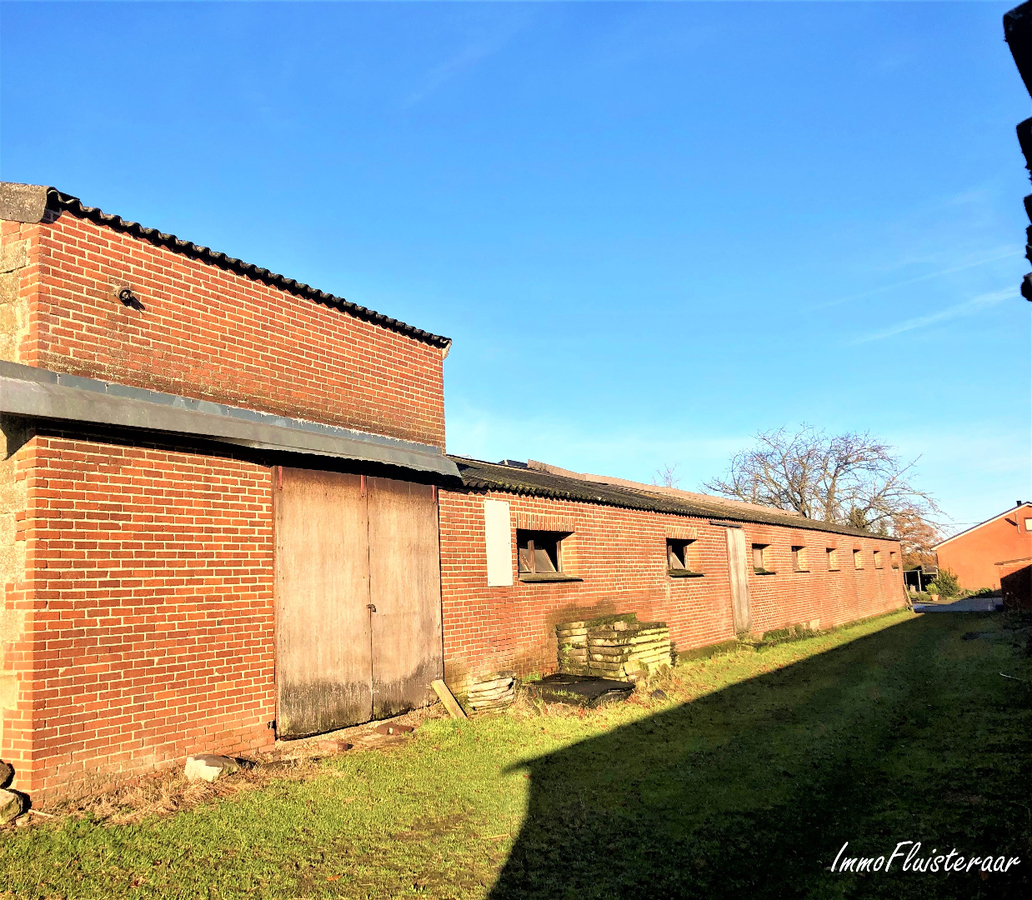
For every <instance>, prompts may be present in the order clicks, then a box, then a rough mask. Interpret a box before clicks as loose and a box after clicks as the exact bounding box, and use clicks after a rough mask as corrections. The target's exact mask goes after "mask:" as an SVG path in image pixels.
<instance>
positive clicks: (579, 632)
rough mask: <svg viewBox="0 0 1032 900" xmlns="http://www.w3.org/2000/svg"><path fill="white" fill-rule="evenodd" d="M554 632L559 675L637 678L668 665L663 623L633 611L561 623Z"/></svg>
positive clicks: (667, 633) (667, 631)
mask: <svg viewBox="0 0 1032 900" xmlns="http://www.w3.org/2000/svg"><path fill="white" fill-rule="evenodd" d="M555 634H556V639H557V642H558V646H559V654H558V655H559V671H560V672H562V673H563V674H567V675H584V676H588V677H592V678H612V679H615V680H617V681H638V680H639V679H641V678H643V677H647V676H648V675H649V674H650V673H653V672H655V671H657V670H658V669H660V668H662V667H663V666H669V665H670V664H671V650H672V645H671V643H670V629H669V628H668V627H667V624H666V622H639V621H638V617H637V615H636V614H635V613H626V614H624V615H619V616H603V617H601V618H597V619H588V620H584V621H578V622H563V623H561V624H559V625H557V626H556V628H555Z"/></svg>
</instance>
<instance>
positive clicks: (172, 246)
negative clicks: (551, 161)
mask: <svg viewBox="0 0 1032 900" xmlns="http://www.w3.org/2000/svg"><path fill="white" fill-rule="evenodd" d="M13 187H21V186H20V185H17V186H13ZM43 190H46V208H47V209H49V210H52V211H54V212H62V211H63V212H69V213H71V214H72V215H73V216H77V217H79V218H82V219H89V220H90V221H91V222H96V223H97V224H98V225H103V226H105V227H106V228H112V229H114V230H115V231H120V232H123V233H124V234H129V235H132V236H133V237H136V238H140V239H141V240H145V241H147V242H148V243H151V244H154V245H155V246H158V247H164V248H165V249H167V250H171V251H172V252H173V253H181V254H182V255H183V256H188V257H190V258H191V259H197V260H200V261H201V262H204V263H207V264H208V265H213V266H217V267H218V268H220V269H225V270H227V271H230V272H234V273H235V274H237V275H243V276H244V277H246V278H251V279H254V280H255V281H261V282H263V283H265V284H268V285H271V286H273V287H277V288H279V289H281V290H284V291H287V292H288V293H290V294H294V295H295V296H298V297H305V298H307V299H309V300H314V301H315V302H316V303H322V304H324V305H325V306H330V307H333V308H334V309H339V310H341V311H342V312H346V313H347V314H348V315H352V316H354V317H355V318H356V319H362V320H363V321H366V322H372V323H373V324H374V325H379V326H381V327H382V328H388V329H390V330H391V331H396V332H398V333H399V334H404V335H407V336H408V337H411V338H415V339H416V340H418V341H423V342H424V343H427V344H431V345H432V346H434V347H441V348H442V349H446V348H448V347H449V346H451V338H446V337H442V336H441V335H439V334H432V333H431V332H429V331H423V330H422V329H421V328H414V327H413V326H411V325H406V324H405V323H404V322H399V321H398V320H397V319H392V318H390V317H388V316H385V315H382V314H381V313H378V312H374V311H373V310H371V309H366V308H365V307H364V306H359V305H358V304H356V303H351V302H349V301H347V300H345V299H344V298H343V297H337V296H335V295H334V294H328V293H326V291H320V290H318V289H316V288H313V287H309V286H308V285H307V284H303V283H301V282H300V281H295V280H294V279H293V278H286V277H285V276H283V275H277V274H276V273H275V272H270V271H269V270H268V269H263V268H262V267H261V266H256V265H253V264H252V263H248V262H244V261H243V260H239V259H236V258H234V257H232V256H227V255H226V254H225V253H219V252H218V251H216V250H211V249H209V248H208V247H202V246H200V245H199V244H194V243H191V242H190V241H184V240H180V239H179V238H178V237H176V236H175V235H174V234H165V233H163V232H161V231H158V230H157V229H155V228H147V227H145V226H143V225H140V224H139V223H138V222H129V221H126V220H125V219H123V218H121V217H120V216H115V215H111V214H110V213H106V212H103V211H102V210H100V209H97V208H96V207H93V206H86V205H85V204H83V202H82V201H81V200H80V199H79V198H78V197H73V196H72V195H71V194H65V193H64V192H62V191H59V190H57V189H56V188H52V187H48V188H44V189H43Z"/></svg>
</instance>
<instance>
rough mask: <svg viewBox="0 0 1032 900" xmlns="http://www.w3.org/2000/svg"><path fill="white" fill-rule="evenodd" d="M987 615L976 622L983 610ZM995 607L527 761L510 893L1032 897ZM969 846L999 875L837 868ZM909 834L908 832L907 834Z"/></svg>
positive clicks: (551, 899) (1021, 730)
mask: <svg viewBox="0 0 1032 900" xmlns="http://www.w3.org/2000/svg"><path fill="white" fill-rule="evenodd" d="M973 626H974V627H981V628H986V629H989V631H987V632H986V634H985V635H984V636H983V637H982V638H981V639H979V640H970V639H968V640H963V637H962V635H963V634H964V633H970V632H971V629H972V627H973ZM1008 628H1010V629H1011V632H1012V634H1016V632H1014V631H1013V626H1007V625H1005V624H1004V622H1003V620H1002V619H1001V618H1000V617H999V616H996V617H992V616H981V615H978V614H970V613H969V614H967V615H965V616H935V617H922V618H918V619H912V620H907V621H906V622H904V623H902V624H899V625H896V626H894V627H891V628H887V629H885V630H883V631H880V632H878V633H875V634H872V635H869V636H867V637H864V638H861V639H858V640H856V641H854V642H852V643H850V644H847V645H844V646H841V647H839V648H836V649H834V650H832V651H829V652H827V653H824V654H822V655H819V656H816V657H811V658H808V659H806V660H804V661H802V662H799V663H797V664H795V665H792V666H790V667H787V668H784V669H780V670H776V671H772V672H770V673H768V674H764V675H762V676H759V677H756V678H753V679H750V680H748V681H746V682H743V683H740V684H736V685H733V686H731V687H728V688H726V689H724V690H721V691H719V692H716V693H713V694H710V695H708V696H705V697H703V698H701V699H698V700H696V701H693V702H691V703H687V704H684V705H681V706H678V707H675V708H673V709H669V710H666V711H663V712H661V713H658V714H656V715H653V716H651V717H649V718H647V719H644V720H642V721H639V722H637V723H635V724H632V725H628V726H624V727H621V728H618V729H615V730H613V731H612V732H608V733H606V734H604V735H601V736H599V737H596V738H592V739H589V740H586V741H583V742H580V743H578V744H575V745H573V746H571V747H568V748H565V749H563V750H560V751H557V752H554V753H550V754H548V755H545V756H542V757H539V758H537V759H533V760H530V761H527V762H526V763H525V764H524V766H525V768H524V771H525V772H526V773H528V774H529V776H530V779H531V786H530V801H529V808H528V812H527V815H526V818H525V821H524V824H523V827H522V829H521V832H520V834H519V836H518V838H517V840H516V843H515V845H514V847H513V850H512V852H511V854H510V857H509V859H508V861H507V862H506V864H505V866H504V868H503V870H502V872H501V875H500V877H499V879H498V881H497V883H496V884H495V887H494V889H493V890H492V892H491V897H492V898H493V900H511V898H542V900H544V898H548V900H556V898H567V897H568V898H636V897H648V898H677V897H706V898H767V897H770V898H782V897H886V898H889V897H906V898H914V897H918V898H923V897H929V898H931V897H963V898H971V897H986V898H990V897H992V898H1007V897H1032V883H1030V878H1029V876H1030V875H1032V843H1030V838H1032V813H1030V811H1029V806H1030V805H1032V803H1030V801H1029V799H1028V787H1029V785H1030V784H1032V778H1030V776H1032V766H1030V759H1032V753H1030V749H1032V748H1030V744H1029V738H1028V735H1029V734H1030V728H1029V726H1030V724H1032V716H1030V706H1029V689H1028V686H1027V685H1025V684H1024V683H1022V682H1014V681H1007V680H1005V679H1003V678H1000V677H999V672H998V670H999V667H1000V666H999V662H1000V659H1001V658H1004V659H1008V660H1009V659H1012V658H1014V657H1016V655H1017V653H1018V650H1017V649H1016V645H1017V643H1018V638H1015V639H1014V640H1013V641H1012V640H1011V639H1010V637H1008V634H1007V631H1008ZM847 841H848V842H849V847H848V848H847V852H846V853H845V854H844V855H845V856H854V857H856V856H860V857H868V856H873V857H877V856H882V855H884V856H888V855H889V854H891V853H892V851H893V849H894V848H895V846H896V844H897V842H900V841H915V842H916V841H920V842H921V844H922V848H921V850H920V851H919V853H918V854H917V858H919V859H921V860H923V859H924V858H926V857H928V856H930V855H932V852H933V850H937V851H939V853H940V854H946V853H948V852H949V851H950V850H951V849H956V850H957V851H958V853H959V854H961V855H963V856H965V857H969V856H979V857H982V856H985V855H988V854H992V855H993V856H994V857H997V856H999V855H1005V856H1007V857H1020V858H1021V863H1020V864H1018V865H1017V866H1012V868H1011V870H1010V871H1009V872H1007V873H1006V874H999V873H997V874H986V875H984V876H983V875H982V874H980V873H979V872H975V871H972V872H970V873H964V874H950V875H945V874H944V873H942V872H939V873H937V874H935V873H931V872H928V873H917V872H913V871H909V872H902V871H900V868H901V864H900V861H899V860H897V861H896V862H894V863H893V866H892V870H891V871H890V872H888V873H886V872H884V871H882V872H879V873H872V874H869V875H859V876H858V875H852V874H838V873H832V872H831V871H829V868H830V866H831V865H832V862H833V861H834V860H835V857H836V854H837V853H838V851H839V849H840V848H841V847H842V845H843V844H844V843H845V842H847ZM904 849H910V848H909V847H906V848H904Z"/></svg>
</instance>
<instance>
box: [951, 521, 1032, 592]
mask: <svg viewBox="0 0 1032 900" xmlns="http://www.w3.org/2000/svg"><path fill="white" fill-rule="evenodd" d="M934 549H935V553H936V556H937V557H938V560H939V568H940V569H950V570H951V571H953V572H954V573H956V576H957V579H958V580H959V581H960V586H961V587H962V588H968V589H971V590H974V589H977V588H983V587H991V588H999V587H1000V576H1001V572H1002V570H1001V568H1000V566H1001V565H1003V564H1007V563H1013V562H1015V561H1020V560H1027V559H1029V558H1030V557H1032V503H1028V502H1022V501H1018V503H1017V505H1016V506H1014V507H1012V508H1011V509H1008V510H1007V511H1006V512H1002V513H1000V514H999V515H998V516H993V517H992V518H991V519H987V520H986V521H984V522H982V523H981V524H980V525H975V526H974V527H973V528H969V529H968V530H967V531H962V532H961V533H960V534H955V535H954V536H953V537H951V538H947V539H946V540H945V541H942V543H940V544H936V546H935V548H934ZM1006 568H1008V570H1009V568H1010V567H1009V566H1006ZM1003 574H1009V572H1004V573H1003Z"/></svg>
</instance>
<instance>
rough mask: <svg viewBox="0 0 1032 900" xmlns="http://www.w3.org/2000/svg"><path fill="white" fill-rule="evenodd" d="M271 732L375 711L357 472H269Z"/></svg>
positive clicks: (289, 733) (294, 732) (301, 730)
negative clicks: (272, 533)
mask: <svg viewBox="0 0 1032 900" xmlns="http://www.w3.org/2000/svg"><path fill="white" fill-rule="evenodd" d="M276 481H277V484H276V490H275V491H274V495H275V501H274V502H275V528H276V682H277V693H278V703H277V711H276V732H277V734H279V735H280V736H282V737H301V736H303V735H306V734H319V733H320V732H324V731H332V730H333V729H334V728H341V727H343V726H345V725H354V724H357V723H358V722H368V721H369V719H370V718H372V710H373V701H372V685H371V676H370V672H371V666H372V653H371V650H370V646H369V611H368V609H367V608H366V605H367V604H368V603H369V539H368V534H369V527H368V521H367V516H366V502H365V497H364V495H363V492H362V478H361V476H359V475H344V474H340V473H337V472H316V471H311V470H308V469H288V468H281V469H279V471H278V472H277V475H276Z"/></svg>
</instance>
